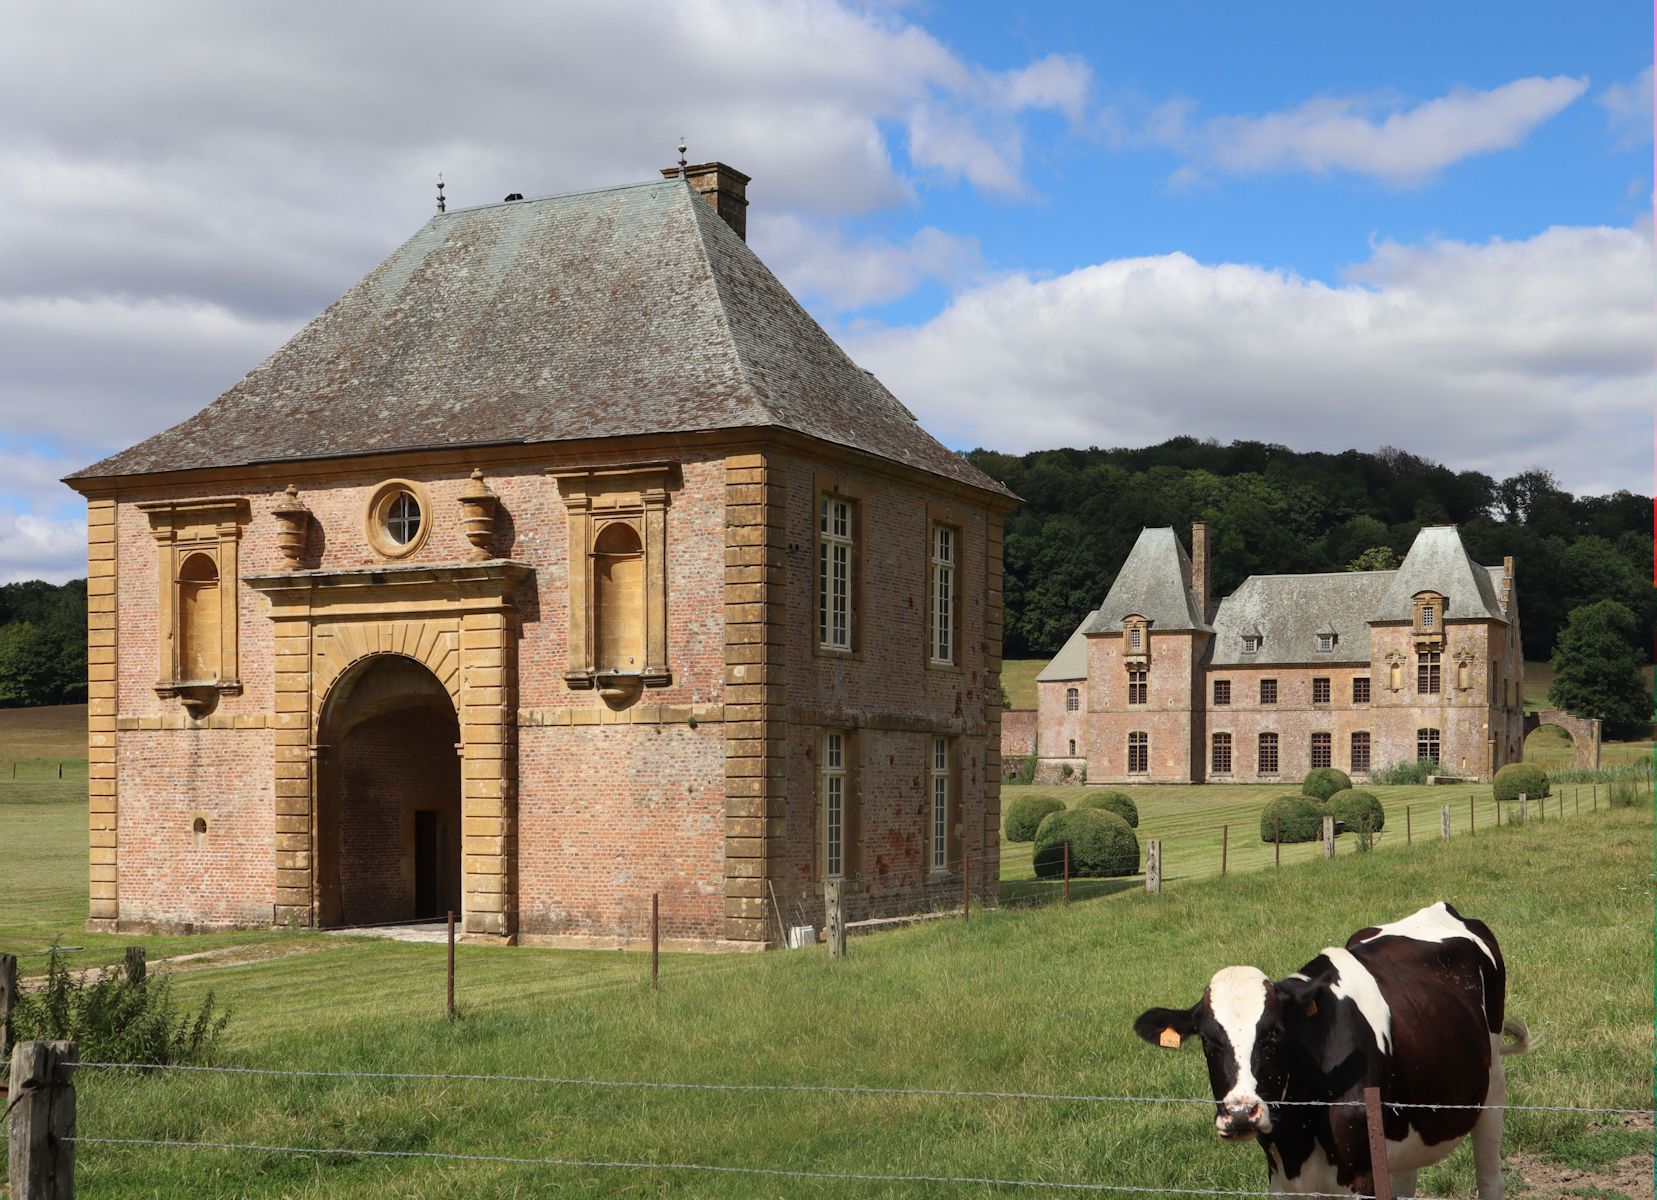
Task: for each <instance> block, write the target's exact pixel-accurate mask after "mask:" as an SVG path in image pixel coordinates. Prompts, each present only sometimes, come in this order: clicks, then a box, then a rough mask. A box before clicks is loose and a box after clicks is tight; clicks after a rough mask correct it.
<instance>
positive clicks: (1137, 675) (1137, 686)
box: [1128, 668, 1151, 704]
mask: <svg viewBox="0 0 1657 1200" xmlns="http://www.w3.org/2000/svg"><path fill="white" fill-rule="evenodd" d="M1150 677H1151V673H1150V672H1149V671H1146V670H1144V669H1142V668H1135V669H1134V670H1131V671H1129V672H1128V703H1129V704H1144V703H1145V701H1146V697H1147V696H1148V695H1149V694H1150V690H1151V685H1150V682H1149V681H1150Z"/></svg>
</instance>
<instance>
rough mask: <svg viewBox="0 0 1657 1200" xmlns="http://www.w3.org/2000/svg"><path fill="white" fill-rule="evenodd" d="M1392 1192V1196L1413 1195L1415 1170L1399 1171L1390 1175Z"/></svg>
mask: <svg viewBox="0 0 1657 1200" xmlns="http://www.w3.org/2000/svg"><path fill="white" fill-rule="evenodd" d="M1392 1194H1393V1195H1394V1196H1413V1195H1415V1172H1414V1171H1399V1172H1397V1173H1395V1174H1394V1175H1393V1177H1392Z"/></svg>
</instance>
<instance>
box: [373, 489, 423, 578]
mask: <svg viewBox="0 0 1657 1200" xmlns="http://www.w3.org/2000/svg"><path fill="white" fill-rule="evenodd" d="M405 495H406V496H409V497H411V498H412V499H413V500H414V503H415V504H416V505H418V506H419V509H420V524H419V527H418V528H416V529H415V531H414V536H413V537H411V538H410V539H409V540H408V541H406V542H399V541H398V540H397V539H396V538H394V537H392V536H391V527H390V523H389V522H390V517H391V507H392V505H394V504H395V503H396V502H397V499H398V497H400V496H405ZM431 529H432V498H431V493H430V492H428V491H427V490H426V486H425V485H424V484H422V483H417V482H415V481H414V480H412V479H388V480H386V481H385V482H384V483H382V484H380V486H379V487H377V488H375V489H374V491H373V493H372V494H371V495H370V496H369V498H368V506H367V507H366V508H365V509H364V510H363V534H364V536H365V537H366V538H367V539H368V544H369V545H370V546H372V547H373V548H374V552H375V553H376V554H378V555H379V556H380V557H381V558H390V559H399V558H408V557H409V556H410V555H412V554H414V553H416V552H417V551H418V550H419V549H420V547H422V546H424V545H425V544H426V539H427V538H428V537H430V536H431Z"/></svg>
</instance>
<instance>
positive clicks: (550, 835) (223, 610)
mask: <svg viewBox="0 0 1657 1200" xmlns="http://www.w3.org/2000/svg"><path fill="white" fill-rule="evenodd" d="M664 176H665V177H664V178H661V179H658V180H652V181H650V182H647V183H640V184H635V185H630V186H623V187H614V188H606V189H601V190H595V191H587V192H581V193H577V194H571V195H561V196H550V197H545V198H540V199H528V200H525V199H519V198H513V199H511V200H510V201H508V202H503V203H500V204H490V205H484V206H481V207H475V208H463V209H461V208H452V207H448V206H440V208H439V211H438V213H437V214H436V215H434V216H433V217H432V219H431V220H430V221H429V222H428V223H427V224H426V225H425V226H423V227H422V228H421V229H419V230H418V231H417V232H415V234H414V235H413V236H412V237H411V238H410V239H409V240H408V241H407V242H406V243H405V244H404V245H403V246H402V247H401V248H399V249H398V250H396V251H395V252H394V253H393V254H392V255H391V256H390V257H389V258H388V259H386V261H385V262H383V263H382V264H380V266H378V267H377V268H375V269H374V270H373V271H372V272H370V273H369V274H368V275H367V276H366V277H365V278H364V279H362V280H361V281H360V282H359V283H357V284H356V285H355V286H353V287H352V288H351V289H350V290H349V291H347V292H346V293H345V294H344V295H343V296H342V297H340V299H339V300H337V301H335V302H334V303H333V304H332V305H330V306H329V307H328V309H327V310H326V311H324V312H323V313H322V314H321V315H319V316H318V317H317V318H316V319H315V320H313V321H312V322H311V323H310V324H309V325H308V326H306V327H305V328H304V329H303V330H301V331H300V332H299V333H298V334H297V335H295V336H294V338H293V339H292V340H290V341H289V342H288V343H287V344H286V345H285V346H283V347H282V348H281V349H280V350H278V351H277V352H276V353H275V354H274V355H272V356H271V357H270V358H269V359H268V360H266V361H265V362H264V363H263V364H261V365H260V366H258V367H256V368H255V369H254V370H253V371H252V372H251V373H250V374H248V375H247V376H246V377H245V378H244V379H243V380H242V381H241V382H239V383H238V384H236V385H235V386H234V387H232V388H231V389H230V390H229V391H228V392H226V393H225V394H224V395H223V396H221V397H220V398H219V399H218V400H216V401H214V402H213V403H212V404H210V405H209V406H208V407H207V408H205V409H204V410H202V411H201V412H200V413H198V414H197V415H196V416H194V417H191V418H190V419H188V420H186V421H184V422H183V423H181V424H179V425H177V426H174V427H173V428H171V429H168V430H166V431H164V432H162V433H159V434H157V435H156V436H154V437H152V438H150V439H149V440H147V441H145V442H142V443H140V444H139V445H137V446H134V447H132V448H131V449H128V450H126V451H123V452H122V453H119V454H116V455H114V456H113V457H111V458H108V459H105V460H104V461H102V462H100V463H97V464H95V465H94V466H91V467H88V468H86V469H85V470H83V471H80V472H78V473H76V474H75V475H73V476H71V477H70V479H69V480H68V482H69V483H70V484H71V486H73V487H75V488H76V489H77V490H78V491H80V492H81V493H82V494H83V495H84V496H85V497H86V499H87V504H88V529H89V533H88V540H89V563H90V566H89V582H88V596H89V608H90V642H89V647H90V648H89V661H90V668H89V671H90V706H89V708H90V747H91V748H90V755H91V770H90V776H91V783H90V792H91V797H90V798H91V805H90V808H91V816H90V836H91V880H90V895H91V924H92V926H93V927H96V928H102V929H118V930H123V931H140V930H148V929H158V928H166V929H206V928H215V927H229V926H268V925H272V924H274V925H278V926H284V925H298V926H324V927H326V926H339V925H348V924H359V923H365V922H382V921H392V920H406V919H416V918H423V917H438V916H441V915H442V914H443V913H444V912H445V911H447V910H450V909H453V910H455V911H457V912H458V913H459V914H460V917H461V922H462V927H463V929H464V931H465V934H466V936H468V937H470V938H473V939H478V940H498V941H526V942H539V943H545V944H563V945H578V946H627V945H635V944H640V943H641V942H642V941H644V940H647V939H648V936H649V921H650V915H649V914H650V907H651V895H652V894H653V893H659V894H660V897H661V911H662V933H663V944H664V945H666V946H667V947H669V948H710V949H757V948H762V947H765V946H769V945H776V944H779V943H781V942H782V941H783V940H784V929H785V927H786V926H788V925H793V924H798V923H805V922H812V923H818V924H820V923H821V921H822V908H823V899H822V893H823V882H824V880H825V878H830V877H839V878H842V879H843V880H844V892H845V895H846V897H847V915H848V916H849V917H851V918H854V919H855V918H858V917H862V916H871V915H886V914H896V913H904V912H914V911H920V910H924V909H927V908H931V907H936V906H939V905H943V904H948V903H954V902H958V901H959V898H960V895H961V871H962V870H963V866H964V867H965V869H966V870H967V871H968V872H969V879H968V883H969V886H970V888H971V890H972V892H973V893H975V894H976V895H978V896H980V897H984V898H990V897H994V896H995V894H996V891H997V887H998V869H997V858H998V854H997V850H998V841H997V839H998V830H999V825H1000V777H1001V767H1000V753H999V745H1000V706H999V702H1000V686H999V684H1000V671H1001V628H1002V610H1001V603H1002V601H1001V594H1002V593H1001V557H1002V552H1001V537H1002V534H1001V529H1002V519H1003V516H1004V514H1005V513H1006V512H1007V511H1008V510H1010V509H1011V508H1012V507H1013V506H1014V504H1015V503H1016V500H1015V498H1014V497H1012V495H1011V494H1010V493H1009V492H1008V491H1007V490H1006V489H1005V488H1004V487H1002V486H1001V485H1000V484H998V483H996V482H994V481H993V480H991V479H989V478H987V477H985V476H984V475H982V474H981V473H980V472H978V471H977V470H976V469H974V468H973V467H972V466H970V465H969V464H968V463H967V462H965V461H964V460H963V459H962V458H961V457H960V456H959V455H957V454H954V453H952V452H951V451H949V450H948V449H946V448H945V447H944V446H942V445H941V444H940V443H938V442H937V441H936V440H935V439H933V438H932V437H931V436H929V435H928V434H927V433H926V432H925V431H924V430H923V429H921V428H920V426H919V425H918V424H917V423H916V421H915V418H914V416H913V414H912V413H910V412H909V411H908V410H907V409H906V408H904V406H903V405H902V404H901V403H899V401H898V400H897V399H896V398H894V397H893V396H892V395H891V394H890V393H889V392H888V391H887V390H886V389H885V388H884V387H883V386H882V385H881V384H880V383H879V381H878V380H876V379H875V378H874V377H873V376H872V375H869V374H868V373H867V372H864V371H862V370H860V369H859V368H858V367H857V366H856V365H855V364H854V363H853V362H852V361H851V360H850V359H849V358H847V356H846V355H845V353H844V352H843V351H842V350H841V349H840V348H839V347H838V346H837V345H835V343H834V342H833V341H832V340H831V339H830V338H829V337H828V336H827V335H826V334H825V333H824V332H823V331H822V329H821V328H819V327H818V325H817V324H816V323H815V322H814V321H813V320H812V319H811V317H810V316H809V315H808V314H807V313H806V312H805V311H804V310H803V309H802V308H801V307H800V306H799V305H798V304H797V303H796V302H795V301H794V299H793V298H792V297H791V296H790V295H789V294H788V293H787V291H786V290H785V289H784V288H783V287H782V285H781V284H780V283H778V281H777V280H776V278H775V277H774V276H773V275H772V274H771V273H770V271H768V270H767V269H766V267H765V266H764V264H763V263H761V262H760V261H759V259H758V258H756V257H755V255H754V254H753V252H752V251H751V250H749V248H748V246H747V245H746V243H745V241H744V239H743V236H742V235H743V229H744V222H745V219H746V218H745V214H746V209H747V195H746V188H747V185H748V182H749V181H748V178H747V176H744V175H742V174H741V173H740V172H737V171H733V170H731V169H730V168H729V167H726V166H724V165H722V164H718V163H709V164H703V165H695V166H687V167H685V168H683V169H682V170H681V169H673V170H671V171H668V172H665V173H664ZM445 209H446V211H445Z"/></svg>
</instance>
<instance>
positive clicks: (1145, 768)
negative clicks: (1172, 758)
mask: <svg viewBox="0 0 1657 1200" xmlns="http://www.w3.org/2000/svg"><path fill="white" fill-rule="evenodd" d="M1136 760H1137V763H1138V765H1137V766H1136V765H1135V761H1136ZM1150 770H1151V735H1150V734H1149V733H1147V732H1145V731H1144V730H1142V729H1135V730H1132V731H1131V732H1130V733H1129V734H1128V774H1129V775H1147V774H1149V773H1150Z"/></svg>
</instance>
